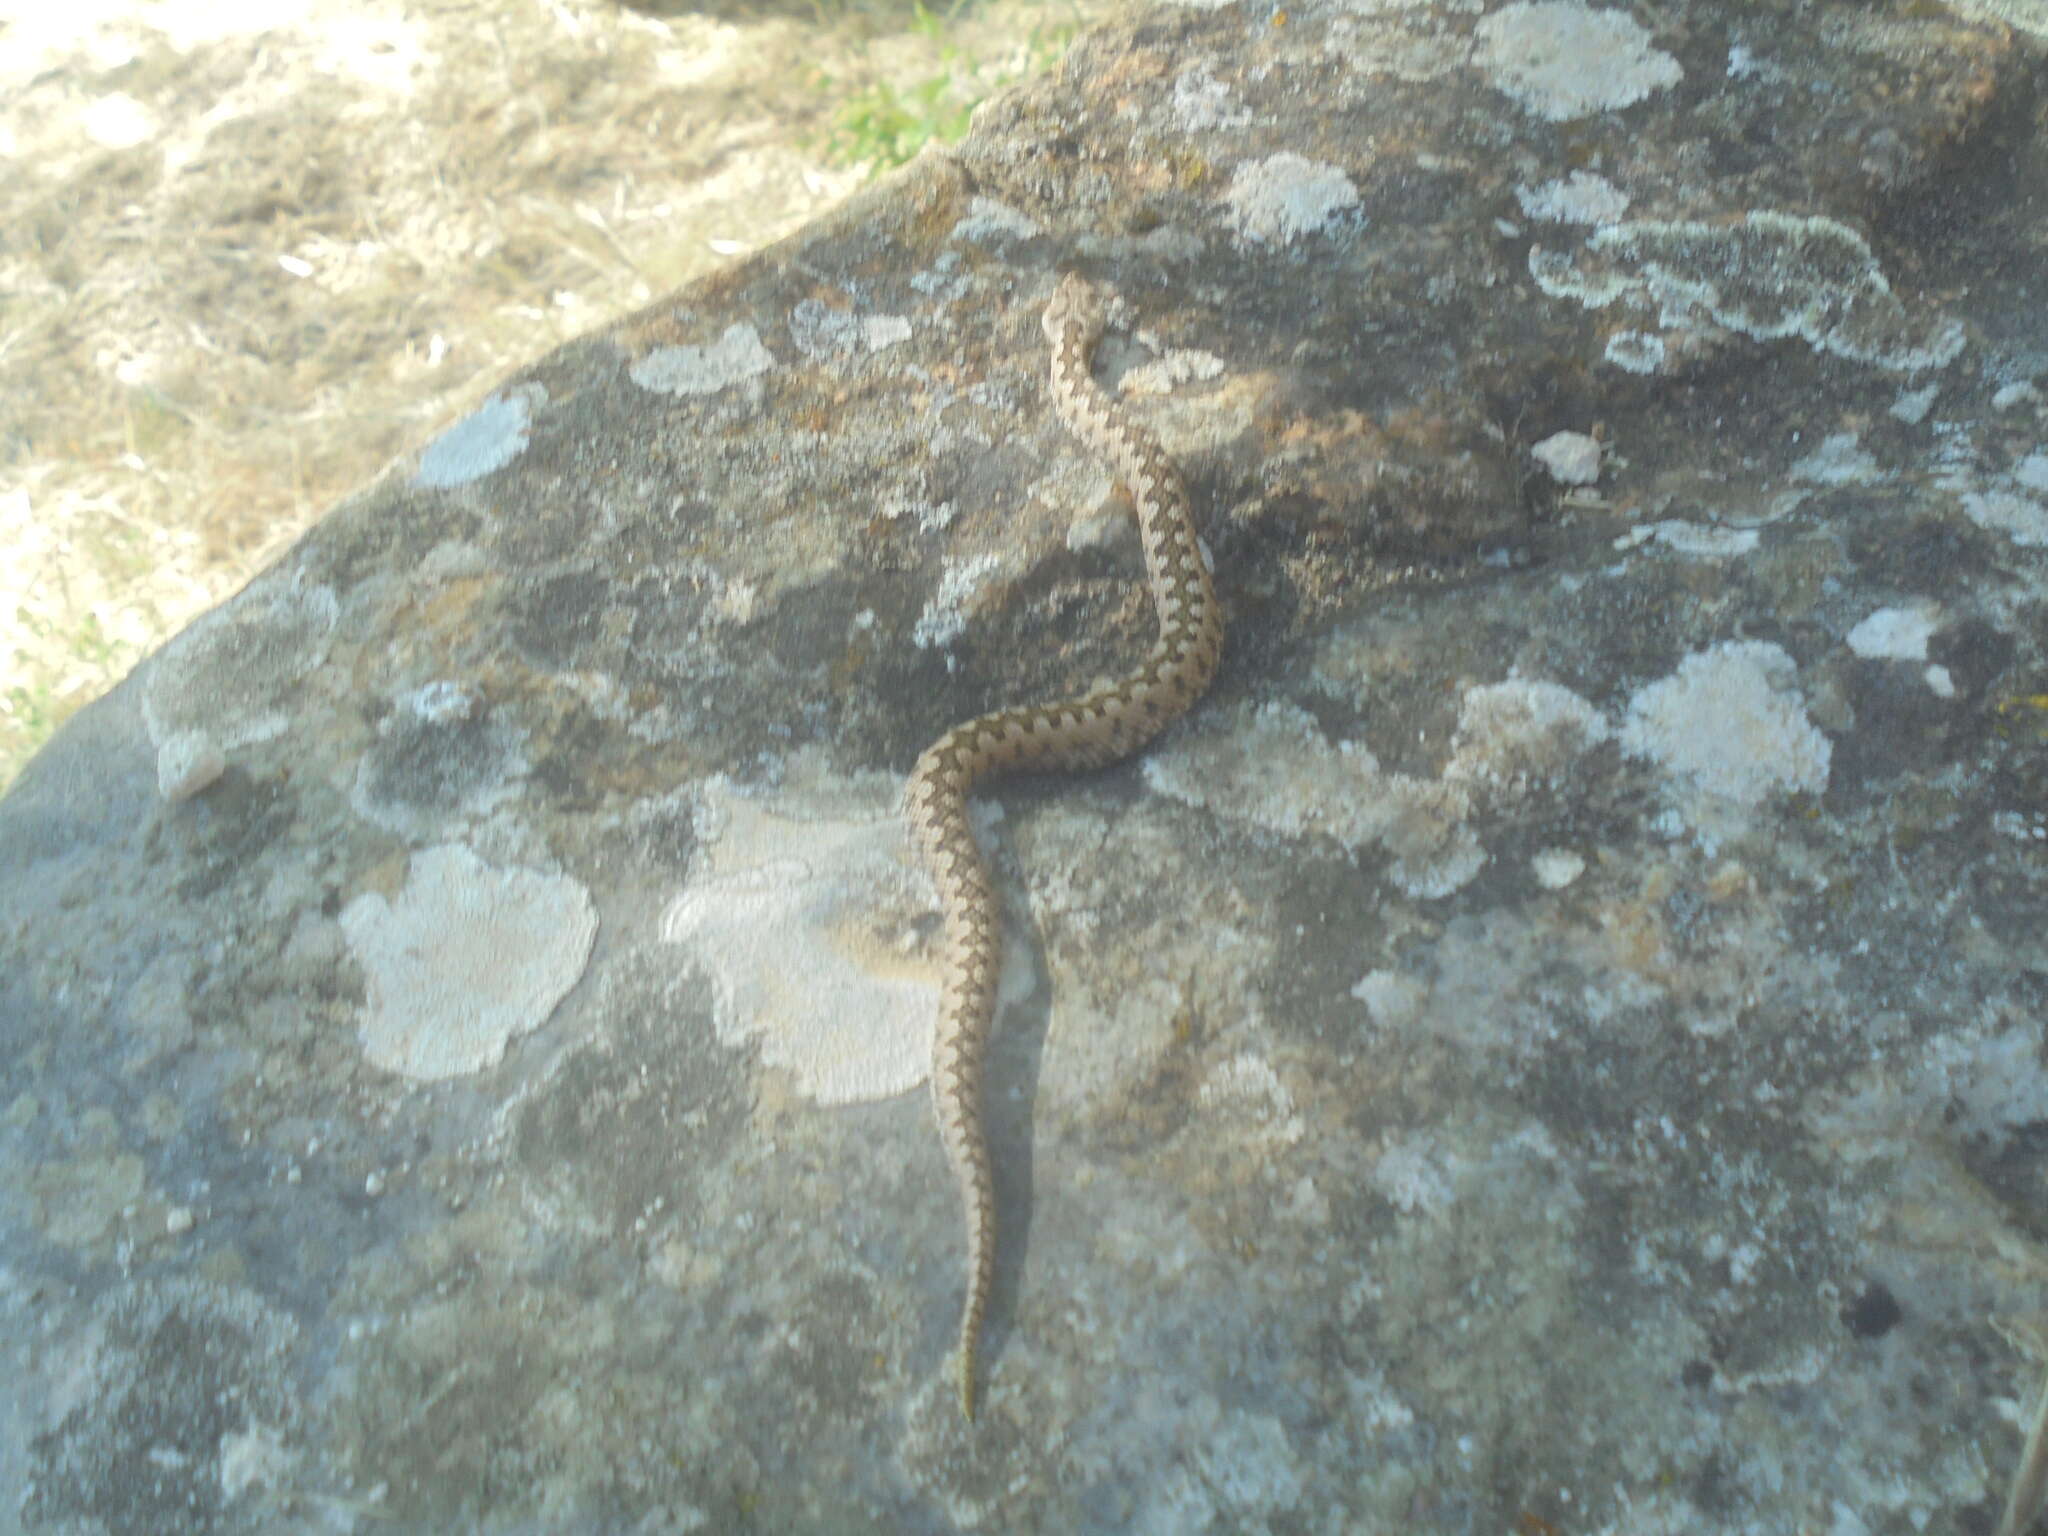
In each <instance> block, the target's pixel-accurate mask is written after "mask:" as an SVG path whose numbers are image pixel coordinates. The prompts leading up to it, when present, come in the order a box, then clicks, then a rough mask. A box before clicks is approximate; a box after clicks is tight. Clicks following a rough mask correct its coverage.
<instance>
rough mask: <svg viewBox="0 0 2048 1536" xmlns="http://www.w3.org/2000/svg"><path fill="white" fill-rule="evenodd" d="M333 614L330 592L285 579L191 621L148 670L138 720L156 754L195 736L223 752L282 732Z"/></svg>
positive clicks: (319, 657)
mask: <svg viewBox="0 0 2048 1536" xmlns="http://www.w3.org/2000/svg"><path fill="white" fill-rule="evenodd" d="M339 615H340V605H339V604H338V603H337V602H336V601H335V597H334V593H333V591H332V589H330V588H328V587H322V586H308V585H305V584H303V583H301V582H298V581H292V582H286V583H272V584H270V585H268V586H265V587H260V588H259V587H252V588H251V589H249V590H248V591H246V592H244V593H243V594H242V595H241V596H240V597H238V598H236V599H234V600H233V601H231V602H229V603H227V604H226V605H224V606H223V607H220V608H216V609H215V610H214V611H213V612H212V613H209V614H207V615H206V616H205V617H204V618H202V619H200V620H199V621H198V622H197V623H195V624H193V626H192V627H191V628H190V629H188V630H186V631H185V632H184V633H183V634H181V635H179V636H178V637H177V638H176V639H174V640H172V641H171V642H170V644H168V645H166V646H165V647H164V648H163V650H162V651H161V652H159V653H158V655H157V658H156V662H155V665H154V666H153V667H152V668H151V669H150V670H149V673H148V683H147V685H146V687H145V691H144V693H143V696H142V718H143V720H144V722H145V723H146V724H147V725H148V727H149V737H150V740H151V741H152V742H154V743H155V744H156V747H157V750H158V751H159V752H161V751H162V750H163V748H164V746H165V745H166V744H167V743H168V742H170V741H171V740H172V739H173V738H174V737H177V736H180V735H184V734H186V733H188V732H195V731H196V732H199V733H202V734H204V735H205V736H206V737H208V738H209V739H210V740H211V741H212V743H213V744H214V746H215V748H216V749H218V750H221V751H224V752H232V751H233V750H234V749H235V748H237V747H242V746H247V745H249V744H250V743H252V742H258V741H267V740H270V739H271V738H272V737H275V736H278V735H280V734H282V733H283V731H284V729H285V726H286V724H287V722H288V721H289V720H290V718H291V714H292V711H293V709H294V707H295V706H297V705H298V699H297V695H298V691H299V689H298V684H299V680H300V679H301V678H303V677H305V675H306V674H307V673H308V672H310V671H312V670H313V669H314V668H315V667H317V666H318V665H319V664H320V663H321V662H322V661H324V660H325V659H326V657H327V647H328V642H329V638H330V636H331V635H332V634H333V632H334V625H335V621H336V620H337V618H338V617H339Z"/></svg>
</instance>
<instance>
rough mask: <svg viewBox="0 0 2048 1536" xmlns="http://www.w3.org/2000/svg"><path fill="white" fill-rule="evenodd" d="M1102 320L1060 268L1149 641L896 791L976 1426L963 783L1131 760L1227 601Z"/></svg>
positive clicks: (976, 1052)
mask: <svg viewBox="0 0 2048 1536" xmlns="http://www.w3.org/2000/svg"><path fill="white" fill-rule="evenodd" d="M1106 323H1107V310H1106V305H1105V302H1104V299H1103V295H1102V293H1101V292H1100V291H1099V290H1098V289H1096V288H1095V287H1094V286H1093V285H1092V284H1090V283H1089V282H1087V281H1086V280H1085V279H1083V278H1080V277H1077V276H1072V275H1070V276H1067V277H1065V278H1062V279H1061V281H1060V283H1059V286H1058V287H1057V288H1056V289H1055V290H1054V292H1053V296H1052V300H1051V302H1050V303H1048V304H1047V305H1046V307H1045V317H1044V325H1045V336H1046V340H1047V341H1048V342H1050V343H1051V345H1052V379H1051V387H1052V398H1053V403H1054V405H1055V406H1056V407H1057V408H1058V410H1059V414H1060V419H1061V420H1062V421H1063V422H1065V423H1066V426H1067V429H1068V430H1069V431H1070V432H1072V433H1073V434H1074V436H1075V437H1077V438H1079V439H1080V440H1081V442H1082V443H1083V444H1085V445H1086V446H1087V447H1088V448H1089V449H1091V450H1093V451H1094V452H1095V453H1096V454H1097V455H1098V456H1099V457H1100V458H1102V459H1103V460H1104V461H1105V462H1106V463H1107V464H1108V465H1109V466H1110V467H1111V468H1113V469H1114V470H1115V472H1116V474H1117V476H1118V478H1119V479H1121V480H1122V481H1123V483H1124V484H1125V485H1126V486H1127V487H1128V488H1129V490H1130V494H1131V500H1132V502H1133V504H1134V505H1135V507H1136V509H1137V514H1138V530H1139V534H1140V537H1141V539H1142V541H1143V543H1144V547H1145V571H1146V576H1147V578H1148V580H1149V584H1150V587H1151V593H1152V604H1153V607H1154V608H1155V609H1156V610H1157V612H1158V615H1159V638H1158V639H1157V640H1156V641H1155V642H1153V645H1152V650H1151V652H1150V654H1149V655H1147V656H1146V658H1145V660H1144V663H1143V664H1142V665H1141V666H1139V667H1138V668H1137V669H1136V670H1135V671H1133V672H1131V673H1130V674H1128V675H1127V676H1125V677H1121V678H1118V679H1117V680H1116V681H1114V682H1110V683H1103V684H1099V685H1098V686H1096V687H1094V688H1091V689H1089V690H1088V691H1087V692H1086V693H1083V694H1079V695H1077V696H1075V697H1073V698H1070V699H1061V700H1059V701H1057V702H1056V703H1052V704H1040V705H1034V706H1030V707H1027V708H1020V709H1002V710H997V711H995V712H993V713H991V714H986V715H980V716H977V717H976V718H975V719H972V720H968V721H966V722H964V723H962V724H960V725H956V726H954V727H953V728H952V729H951V730H949V731H947V732H946V733H945V734H944V735H943V736H941V737H940V738H939V739H938V740H937V741H935V742H933V743H932V744H931V746H929V747H928V748H926V749H925V751H924V754H923V755H922V756H921V757H919V758H918V760H917V765H916V767H914V768H913V769H911V772H910V781H909V784H908V786H907V789H906V792H905V797H904V800H905V809H906V814H907V819H908V821H909V823H910V831H911V835H912V838H913V840H914V841H915V842H916V844H917V847H918V850H919V852H920V853H921V854H922V855H923V858H924V861H925V864H926V867H927V868H929V869H930V871H931V876H932V882H933V884H934V885H935V886H936V887H937V888H938V895H939V904H940V907H941V910H942V911H943V913H944V930H943V937H942V944H943V949H942V957H941V964H942V967H943V977H944V979H943V981H942V983H941V987H940V993H939V1014H938V1025H937V1029H936V1031H935V1033H934V1036H933V1040H932V1104H933V1107H934V1109H936V1110H937V1112H938V1121H939V1137H940V1140H941V1141H942V1142H943V1143H944V1144H945V1148H946V1159H947V1161H948V1162H949V1163H950V1164H951V1165H952V1169H953V1176H954V1178H955V1179H956V1180H957V1181H958V1183H959V1185H960V1200H961V1205H962V1207H963V1211H964V1215H965V1217H966V1224H967V1297H966V1301H965V1304H964V1305H963V1307H962V1309H961V1314H960V1350H959V1355H958V1370H959V1383H960V1411H961V1412H962V1413H963V1414H964V1415H965V1416H966V1417H967V1418H968V1419H970V1420H971V1419H973V1417H974V1374H975V1369H974V1361H975V1345H976V1341H977V1340H978V1339H979V1337H980V1333H981V1323H982V1316H983V1314H984V1313H985V1312H986V1311H987V1309H988V1296H989V1286H990V1283H991V1281H992V1280H993V1278H994V1275H995V1241H996V1220H995V1215H996V1213H995V1184H994V1179H993V1175H992V1172H991V1169H990V1165H989V1151H988V1139H987V1137H986V1135H985V1134H984V1132H983V1129H982V1120H981V1073H982V1056H983V1052H984V1050H985V1048H986V1044H987V1040H988V1029H989V1022H990V1018H991V1015H992V1014H993V1013H994V1010H995V990H996V976H997V973H998V971H999V970H1000V969H1001V964H1002V911H1001V906H1000V904H999V902H998V900H997V897H996V891H995V886H994V884H993V882H992V881H991V880H990V878H989V871H988V865H987V863H986V862H985V861H984V859H983V858H982V855H981V850H980V848H979V847H977V846H976V844H975V841H974V830H973V827H972V826H971V825H970V824H969V822H968V818H967V796H968V792H969V791H970V790H972V789H973V788H974V787H975V785H976V784H978V783H979V782H981V781H982V780H983V779H984V778H986V777H988V776H989V775H991V774H994V773H997V772H1000V771H1002V770H1006V769H1024V770H1029V771H1033V772H1072V771H1076V770H1081V769H1088V768H1099V767H1101V766H1103V765H1104V764H1107V763H1112V762H1115V761H1116V760H1117V759H1119V758H1121V757H1126V756H1128V755H1129V754H1130V753H1132V752H1135V751H1137V750H1138V748H1140V747H1142V746H1144V745H1145V743H1147V742H1149V741H1150V740H1152V738H1153V737H1155V736H1157V735H1158V734H1159V733H1160V732H1161V731H1162V730H1164V729H1165V728H1166V727H1167V726H1168V725H1169V724H1170V723H1172V721H1174V720H1175V719H1177V718H1178V717H1179V716H1180V715H1182V714H1184V713H1186V711H1187V709H1188V707H1189V706H1190V705H1192V704H1193V703H1194V702H1195V700H1196V699H1198V698H1199V697H1201V695H1202V691H1203V690H1204V689H1206V688H1207V687H1208V686H1209V679H1210V678H1211V677H1213V676H1214V675H1215V672H1216V664H1217V661H1218V659H1219V658H1220V657H1221V655H1222V651H1223V611H1222V608H1221V607H1220V606H1219V605H1218V603H1217V601H1216V590H1215V587H1214V586H1213V584H1212V583H1211V582H1210V579H1209V567H1208V563H1207V562H1206V561H1205V560H1204V559H1203V557H1202V549H1201V545H1200V543H1199V541H1198V540H1197V537H1196V534H1195V525H1194V519H1193V516H1192V514H1191V513H1190V511H1189V508H1188V497H1187V490H1186V487H1185V486H1184V485H1183V484H1182V483H1181V478H1180V474H1179V472H1178V471H1177V470H1176V469H1175V468H1174V467H1173V463H1172V461H1171V460H1169V459H1168V458H1167V457H1166V454H1165V452H1164V451H1163V450H1162V449H1161V448H1160V446H1159V444H1158V443H1157V442H1156V441H1154V440H1153V438H1152V435H1151V434H1150V433H1149V432H1147V431H1146V430H1145V429H1144V428H1142V427H1140V426H1138V425H1137V424H1136V423H1134V422H1132V421H1130V420H1129V419H1128V418H1127V417H1125V416H1124V415H1123V414H1122V413H1121V412H1120V411H1119V410H1118V409H1117V407H1116V406H1115V405H1114V404H1112V403H1111V401H1110V399H1109V397H1108V396H1106V395H1105V394H1104V393H1103V392H1102V391H1101V389H1099V388H1098V387H1097V386H1096V383H1095V379H1094V376H1093V374H1092V373H1091V371H1090V369H1091V364H1092V361H1093V358H1094V353H1095V344H1096V342H1097V341H1098V340H1099V339H1100V338H1101V335H1102V331H1103V327H1104V325H1105V324H1106Z"/></svg>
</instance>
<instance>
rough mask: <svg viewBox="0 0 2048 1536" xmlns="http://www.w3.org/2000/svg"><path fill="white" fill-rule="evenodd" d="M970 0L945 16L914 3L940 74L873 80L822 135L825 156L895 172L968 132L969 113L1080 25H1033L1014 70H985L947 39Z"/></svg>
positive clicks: (1046, 59)
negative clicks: (905, 80) (899, 81)
mask: <svg viewBox="0 0 2048 1536" xmlns="http://www.w3.org/2000/svg"><path fill="white" fill-rule="evenodd" d="M967 3H968V0H954V4H953V5H952V6H951V7H950V8H949V9H948V10H947V11H946V12H945V13H944V14H943V15H941V14H940V13H938V12H936V11H932V10H930V9H928V8H927V7H926V6H925V4H924V0H912V10H911V22H910V25H911V29H912V30H913V31H915V32H917V33H919V34H920V35H922V36H923V37H925V38H926V39H928V40H929V41H930V42H931V43H933V44H934V45H935V47H936V48H937V50H938V63H939V67H938V70H937V71H936V72H935V73H933V74H931V75H929V76H927V77H926V78H924V79H923V80H920V81H917V82H916V83H914V84H911V85H908V86H899V85H895V84H893V83H891V82H889V81H886V80H884V81H878V82H876V83H875V84H873V85H869V86H867V87H865V88H864V89H862V90H860V91H858V92H856V93H855V94H854V95H853V96H852V97H850V98H849V99H848V100H847V101H846V102H845V103H844V104H843V105H842V106H841V107H840V108H839V110H838V112H837V113H836V114H835V115H834V118H833V124H832V128H831V130H830V131H829V132H828V133H827V134H826V136H825V145H824V150H825V154H826V155H827V156H828V157H829V158H830V159H832V160H834V161H836V162H838V163H839V164H841V165H857V164H860V163H861V162H863V161H865V162H866V163H867V165H868V167H869V171H870V174H872V175H877V176H878V175H880V174H881V173H882V172H884V171H889V170H894V169H895V168H896V167H897V166H899V165H902V164H903V163H904V162H905V161H907V160H909V159H910V158H911V157H912V156H914V155H915V154H916V153H917V152H918V151H919V150H921V149H923V148H924V147H925V145H927V144H929V143H932V142H934V141H937V142H938V143H941V144H951V143H954V142H956V141H957V140H959V139H960V138H961V137H962V136H963V135H965V134H966V132H967V124H968V120H969V119H970V118H971V117H972V116H973V115H974V109H975V108H976V107H978V106H980V105H981V103H982V102H984V101H986V100H987V99H988V98H989V97H990V96H992V95H994V94H995V92H997V91H999V90H1001V89H1002V88H1003V87H1004V86H1007V85H1011V84H1014V83H1015V82H1016V81H1018V80H1022V79H1025V78H1026V77H1028V76H1030V75H1035V74H1038V73H1039V72H1040V71H1042V70H1044V69H1045V68H1046V67H1047V66H1048V65H1050V64H1051V63H1052V62H1053V61H1054V60H1055V59H1057V58H1058V57H1059V56H1060V55H1061V54H1062V53H1064V52H1065V51H1066V48H1067V44H1068V43H1070V42H1071V41H1073V38H1074V34H1075V33H1076V31H1078V30H1079V29H1078V27H1077V26H1076V25H1075V24H1073V23H1062V24H1060V25H1058V26H1054V27H1033V28H1032V29H1031V32H1030V34H1029V36H1028V38H1027V41H1026V43H1025V60H1026V61H1025V65H1024V67H1023V68H1022V69H1021V70H1020V69H1002V70H996V71H994V72H988V71H985V70H983V69H982V68H980V67H979V66H978V65H977V63H976V61H975V60H973V59H971V58H969V57H967V55H966V54H965V53H963V52H962V51H961V50H960V49H959V48H957V47H956V46H954V44H953V43H952V42H950V41H949V40H948V39H947V35H946V34H947V31H948V28H949V27H950V26H951V24H952V22H953V19H954V18H955V17H957V16H958V15H959V14H960V12H961V10H962V9H963V8H964V7H965V6H966V5H967ZM818 79H819V84H820V87H821V88H822V89H824V90H826V91H831V90H832V89H833V88H834V85H835V82H834V80H833V78H832V77H831V76H830V75H829V74H826V73H825V72H824V71H822V70H821V71H820V72H819V76H818Z"/></svg>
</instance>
